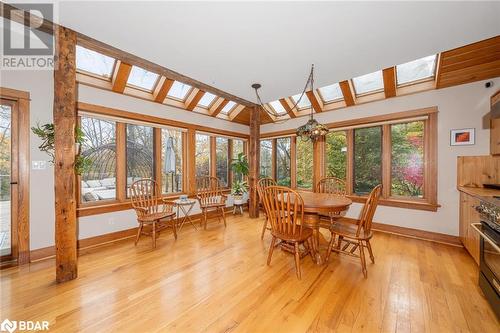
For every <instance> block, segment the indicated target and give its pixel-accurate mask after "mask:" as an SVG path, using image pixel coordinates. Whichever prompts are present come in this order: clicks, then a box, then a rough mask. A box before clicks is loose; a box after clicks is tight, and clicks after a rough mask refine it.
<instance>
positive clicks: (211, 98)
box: [198, 92, 217, 108]
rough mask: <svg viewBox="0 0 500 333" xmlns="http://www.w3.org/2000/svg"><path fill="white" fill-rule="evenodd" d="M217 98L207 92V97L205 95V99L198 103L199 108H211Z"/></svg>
mask: <svg viewBox="0 0 500 333" xmlns="http://www.w3.org/2000/svg"><path fill="white" fill-rule="evenodd" d="M216 97H217V96H215V95H214V94H211V93H209V92H206V93H205V95H203V97H202V98H201V99H200V101H199V102H198V106H201V107H203V108H209V107H210V105H212V103H213V102H214V100H215V98H216Z"/></svg>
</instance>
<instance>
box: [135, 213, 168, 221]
mask: <svg viewBox="0 0 500 333" xmlns="http://www.w3.org/2000/svg"><path fill="white" fill-rule="evenodd" d="M174 215H175V213H174V212H159V213H154V214H148V215H145V216H140V217H138V218H137V220H138V221H140V222H154V221H158V220H161V219H165V218H167V217H171V216H174Z"/></svg>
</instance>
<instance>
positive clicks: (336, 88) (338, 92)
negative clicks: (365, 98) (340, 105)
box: [319, 83, 344, 102]
mask: <svg viewBox="0 0 500 333" xmlns="http://www.w3.org/2000/svg"><path fill="white" fill-rule="evenodd" d="M319 93H320V95H321V98H322V99H323V101H324V102H332V101H336V100H339V99H343V98H344V95H343V94H342V89H340V85H339V84H338V83H334V84H332V85H329V86H326V87H323V88H319Z"/></svg>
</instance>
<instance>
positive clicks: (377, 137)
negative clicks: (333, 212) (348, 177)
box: [354, 126, 382, 195]
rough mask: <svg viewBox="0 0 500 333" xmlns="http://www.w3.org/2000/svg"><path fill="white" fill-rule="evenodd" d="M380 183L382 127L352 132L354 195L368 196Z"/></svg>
mask: <svg viewBox="0 0 500 333" xmlns="http://www.w3.org/2000/svg"><path fill="white" fill-rule="evenodd" d="M381 183H382V127H381V126H377V127H368V128H358V129H355V130H354V193H356V194H360V195H363V194H368V193H370V191H371V190H372V189H373V188H374V187H375V186H377V185H379V184H381Z"/></svg>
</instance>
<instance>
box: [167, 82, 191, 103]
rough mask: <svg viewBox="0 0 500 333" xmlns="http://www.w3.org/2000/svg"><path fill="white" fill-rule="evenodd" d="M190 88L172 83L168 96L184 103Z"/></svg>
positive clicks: (179, 83)
mask: <svg viewBox="0 0 500 333" xmlns="http://www.w3.org/2000/svg"><path fill="white" fill-rule="evenodd" d="M191 88H192V87H191V86H190V85H188V84H184V83H182V82H179V81H174V83H173V84H172V87H170V90H169V91H168V96H169V97H172V98H175V99H179V100H181V101H184V100H185V99H186V96H187V95H188V93H189V92H190V91H191Z"/></svg>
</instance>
